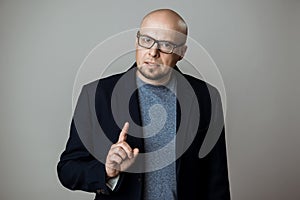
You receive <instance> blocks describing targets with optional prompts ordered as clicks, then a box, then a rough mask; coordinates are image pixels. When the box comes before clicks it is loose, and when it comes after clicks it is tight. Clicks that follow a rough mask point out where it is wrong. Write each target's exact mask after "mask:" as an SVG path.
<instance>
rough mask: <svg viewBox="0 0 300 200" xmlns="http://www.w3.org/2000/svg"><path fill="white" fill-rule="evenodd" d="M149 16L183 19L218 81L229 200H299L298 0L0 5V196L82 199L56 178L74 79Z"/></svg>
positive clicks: (7, 0)
mask: <svg viewBox="0 0 300 200" xmlns="http://www.w3.org/2000/svg"><path fill="white" fill-rule="evenodd" d="M156 8H171V9H174V10H176V11H177V12H179V13H180V14H181V15H182V16H183V17H184V19H185V20H186V21H187V23H188V25H189V28H190V29H189V31H190V36H191V37H192V38H193V39H195V40H196V41H197V42H199V43H200V44H202V46H203V47H204V48H205V49H206V50H207V51H208V52H209V54H210V55H211V57H212V58H213V60H214V61H215V62H216V64H217V66H218V67H219V70H220V73H221V75H222V77H223V81H224V84H225V88H226V94H227V113H226V125H227V135H226V137H227V145H228V160H229V170H230V171H229V172H230V182H231V193H232V199H233V200H253V199H255V200H266V199H272V200H282V199H289V200H296V199H300V193H299V188H300V170H299V169H300V155H299V151H300V135H299V130H300V106H299V102H300V89H299V75H300V69H299V67H300V66H299V63H300V62H299V58H300V1H297V0H262V1H259V0H254V1H252V0H248V1H244V0H229V1H217V0H194V1H176V2H175V1H173V0H167V1H133V0H128V1H114V0H112V1H71V0H69V1H57V0H51V1H50V0H49V1H43V0H42V1H31V0H28V1H21V0H20V1H16V0H1V1H0V94H1V98H0V199H1V200H15V199H22V200H38V199H43V200H53V199H64V200H67V199H72V200H83V199H86V200H88V199H93V194H88V193H84V192H80V191H75V192H73V191H69V190H67V189H66V188H64V187H63V186H62V185H61V184H60V182H59V181H58V178H57V174H56V164H57V162H58V159H59V156H60V154H61V152H62V151H63V150H64V148H65V144H66V141H67V138H68V135H69V124H70V120H71V115H72V89H73V84H74V81H75V76H76V73H77V70H78V69H79V67H80V65H81V63H82V62H83V60H84V58H85V57H86V56H87V55H88V53H89V52H90V51H91V50H92V49H93V48H94V47H95V46H96V45H97V44H99V43H100V42H102V41H103V40H105V39H106V38H108V37H110V36H112V35H114V34H117V33H119V32H122V31H125V30H128V29H132V28H137V27H138V26H139V23H140V20H141V18H142V17H143V16H144V15H145V14H146V13H148V12H149V11H151V10H153V9H156ZM191 175H192V174H191Z"/></svg>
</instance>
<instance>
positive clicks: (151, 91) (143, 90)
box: [137, 77, 177, 200]
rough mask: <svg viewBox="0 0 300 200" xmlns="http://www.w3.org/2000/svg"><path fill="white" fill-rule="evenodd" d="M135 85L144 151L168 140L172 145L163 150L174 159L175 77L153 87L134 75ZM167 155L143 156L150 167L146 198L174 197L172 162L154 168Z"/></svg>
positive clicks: (161, 198)
mask: <svg viewBox="0 0 300 200" xmlns="http://www.w3.org/2000/svg"><path fill="white" fill-rule="evenodd" d="M137 86H138V87H139V89H138V92H139V104H140V109H141V117H142V123H143V135H144V147H145V153H151V152H154V151H157V150H159V149H161V148H163V147H165V146H166V145H167V144H169V143H170V142H171V144H172V145H171V148H168V149H166V151H169V152H168V153H169V154H168V155H170V152H172V153H171V156H174V161H175V143H172V141H175V139H174V137H175V136H176V94H175V93H176V79H175V78H174V77H173V78H172V79H171V80H170V81H169V83H168V84H167V85H165V86H154V85H149V84H145V83H144V82H142V81H141V80H140V79H139V78H137ZM166 155H167V152H166V153H165V154H164V153H162V154H160V155H159V156H155V157H154V158H153V157H151V158H148V159H147V157H146V159H145V166H146V168H147V166H151V170H150V171H149V172H146V173H145V179H144V180H145V182H144V198H143V199H145V200H157V199H160V200H165V199H166V200H172V199H177V192H176V166H175V162H173V163H171V164H169V165H167V166H165V167H163V168H160V169H155V167H153V166H155V165H157V166H158V165H159V164H160V163H161V162H163V161H164V160H165V159H164V156H166ZM152 169H155V171H152Z"/></svg>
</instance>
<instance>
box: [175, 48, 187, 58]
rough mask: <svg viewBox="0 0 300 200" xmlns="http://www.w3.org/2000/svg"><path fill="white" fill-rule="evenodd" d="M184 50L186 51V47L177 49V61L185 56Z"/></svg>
mask: <svg viewBox="0 0 300 200" xmlns="http://www.w3.org/2000/svg"><path fill="white" fill-rule="evenodd" d="M186 50H187V46H186V45H184V46H182V47H179V48H178V52H176V53H177V55H178V56H179V58H178V61H180V60H182V58H183V57H184V55H185V52H186Z"/></svg>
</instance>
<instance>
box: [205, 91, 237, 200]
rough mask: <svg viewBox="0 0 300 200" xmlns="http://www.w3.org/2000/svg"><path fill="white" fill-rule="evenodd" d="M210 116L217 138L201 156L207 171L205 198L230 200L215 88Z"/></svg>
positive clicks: (220, 109)
mask: <svg viewBox="0 0 300 200" xmlns="http://www.w3.org/2000/svg"><path fill="white" fill-rule="evenodd" d="M211 97H212V113H211V114H212V116H211V122H210V123H211V125H212V126H211V127H210V129H211V130H212V132H211V133H210V135H212V140H214V139H213V138H214V137H216V138H218V137H219V138H218V140H217V142H216V144H215V146H214V147H213V149H212V150H211V151H210V152H209V154H208V155H207V156H206V157H205V158H203V160H204V161H205V162H204V163H205V166H204V167H205V168H206V169H205V171H206V172H207V176H208V177H207V199H208V200H217V199H220V200H230V199H231V197H230V186H229V177H228V163H227V148H226V138H225V121H224V115H223V108H222V102H221V98H220V95H219V93H218V91H217V90H214V91H212V92H211ZM218 133H220V134H218Z"/></svg>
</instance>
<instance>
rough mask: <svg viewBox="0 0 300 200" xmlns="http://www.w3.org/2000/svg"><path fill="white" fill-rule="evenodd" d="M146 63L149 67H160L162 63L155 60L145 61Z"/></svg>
mask: <svg viewBox="0 0 300 200" xmlns="http://www.w3.org/2000/svg"><path fill="white" fill-rule="evenodd" d="M144 64H145V65H146V66H147V67H151V68H156V67H160V64H158V63H155V62H148V61H146V62H144Z"/></svg>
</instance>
